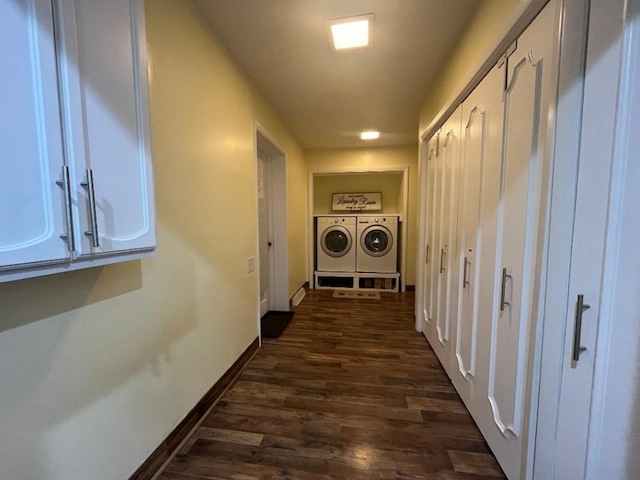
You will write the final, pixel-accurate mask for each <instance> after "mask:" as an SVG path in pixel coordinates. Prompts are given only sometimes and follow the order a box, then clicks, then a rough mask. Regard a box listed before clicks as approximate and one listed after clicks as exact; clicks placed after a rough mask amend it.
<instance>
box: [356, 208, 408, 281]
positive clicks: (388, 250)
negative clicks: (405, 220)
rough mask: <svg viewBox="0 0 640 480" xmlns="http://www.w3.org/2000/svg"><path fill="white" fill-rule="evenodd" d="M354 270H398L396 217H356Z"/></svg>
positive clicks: (389, 271)
mask: <svg viewBox="0 0 640 480" xmlns="http://www.w3.org/2000/svg"><path fill="white" fill-rule="evenodd" d="M357 223H358V228H357V230H358V248H357V256H356V270H357V271H358V272H366V273H396V272H397V271H398V239H397V237H398V217H397V216H389V217H385V216H380V217H375V216H367V217H358V222H357Z"/></svg>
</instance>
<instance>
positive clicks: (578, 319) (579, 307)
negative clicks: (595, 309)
mask: <svg viewBox="0 0 640 480" xmlns="http://www.w3.org/2000/svg"><path fill="white" fill-rule="evenodd" d="M590 308H591V305H587V304H586V303H584V295H582V294H580V295H578V300H577V301H576V311H575V318H574V320H575V326H574V330H573V354H572V356H571V358H572V359H573V361H574V362H577V361H578V360H580V354H581V353H582V352H585V351H586V350H587V347H583V346H581V345H580V335H581V334H582V314H583V313H584V312H586V311H587V310H589V309H590ZM574 368H575V366H574Z"/></svg>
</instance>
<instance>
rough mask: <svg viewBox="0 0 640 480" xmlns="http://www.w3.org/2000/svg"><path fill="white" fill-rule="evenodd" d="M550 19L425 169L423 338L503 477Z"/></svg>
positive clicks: (527, 377)
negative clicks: (426, 260)
mask: <svg viewBox="0 0 640 480" xmlns="http://www.w3.org/2000/svg"><path fill="white" fill-rule="evenodd" d="M556 18H557V17H556V4H555V2H552V3H551V4H550V5H548V6H547V7H546V8H545V9H544V10H543V11H542V12H541V13H540V14H539V15H538V17H537V18H536V19H535V20H534V21H533V23H532V24H531V25H529V27H528V28H527V29H526V30H525V32H524V33H523V34H522V35H521V36H520V38H519V39H518V41H517V43H516V44H515V45H514V46H513V48H511V49H510V50H509V52H508V53H507V54H505V57H504V59H503V62H501V63H500V64H499V65H497V66H496V67H494V69H493V70H491V71H490V72H489V74H488V75H487V76H486V77H485V78H484V79H483V81H482V82H480V84H479V85H478V86H477V87H476V89H475V90H474V91H473V92H472V93H471V94H470V95H469V96H468V97H467V99H466V100H465V101H464V102H463V103H462V105H461V106H459V107H458V109H456V110H455V112H454V114H453V115H452V116H451V117H450V118H449V119H448V120H446V121H445V123H444V125H443V127H442V128H441V130H440V133H439V137H438V139H439V145H440V148H439V149H438V150H437V155H432V156H428V160H427V166H426V168H427V177H428V178H427V186H426V195H427V200H426V202H425V203H424V204H425V206H426V209H427V212H429V215H428V218H427V220H426V232H425V237H424V238H425V239H427V241H430V242H432V243H431V244H432V245H434V246H435V247H436V248H434V249H433V255H431V258H430V259H429V260H430V263H429V264H426V265H425V268H424V269H423V271H424V275H423V278H422V281H423V282H424V285H425V287H422V288H423V290H422V292H423V296H424V299H423V302H424V304H425V308H424V309H423V314H424V318H423V319H422V327H423V333H424V334H425V336H426V337H427V339H428V340H429V343H430V344H431V346H432V348H433V350H434V351H435V353H436V354H437V355H438V358H439V360H440V362H441V363H442V365H443V366H444V368H445V370H446V371H447V373H448V374H449V376H450V378H451V379H452V382H453V384H454V386H455V387H456V389H457V390H458V392H459V393H460V396H461V398H462V399H463V401H464V402H465V404H466V405H467V407H468V409H469V411H470V413H471V414H472V415H473V417H474V419H475V421H476V423H477V424H478V426H479V428H480V430H481V431H482V433H483V435H484V436H485V439H486V440H487V443H488V444H489V446H490V447H491V449H492V451H493V452H494V454H495V455H496V458H497V459H498V461H499V463H500V465H501V466H502V468H503V470H504V471H505V473H506V475H507V477H508V478H510V479H517V478H523V476H524V472H525V469H526V463H527V455H528V452H527V442H528V438H529V435H530V431H529V428H528V426H529V422H528V420H527V418H528V417H527V415H529V412H530V410H529V408H530V405H531V398H532V395H533V388H532V378H533V376H532V365H533V364H532V360H533V357H534V349H533V346H532V345H533V340H534V339H535V329H536V326H537V324H538V321H539V316H540V315H539V313H540V312H539V310H540V304H541V294H540V292H541V288H542V285H541V279H542V278H543V275H542V272H543V255H544V248H545V237H546V235H545V228H546V227H545V221H546V218H547V216H548V203H549V202H548V199H547V197H548V184H549V180H550V178H549V171H550V165H551V156H550V154H549V152H550V149H549V147H548V135H547V133H548V130H549V129H550V127H551V126H552V123H551V122H550V120H549V119H550V118H552V113H553V111H554V109H553V93H554V92H555V88H556V85H555V83H554V73H555V72H557V69H556V67H555V63H556V62H557V58H554V49H553V45H554V44H555V40H554V25H555V24H556V22H555V19H556ZM427 148H428V151H431V149H430V148H429V147H427ZM431 162H433V163H434V166H430V165H429V163H431ZM430 177H433V178H430ZM430 202H431V203H432V204H431V205H430ZM431 244H430V247H429V248H430V249H431ZM427 314H430V315H431V317H428V316H427Z"/></svg>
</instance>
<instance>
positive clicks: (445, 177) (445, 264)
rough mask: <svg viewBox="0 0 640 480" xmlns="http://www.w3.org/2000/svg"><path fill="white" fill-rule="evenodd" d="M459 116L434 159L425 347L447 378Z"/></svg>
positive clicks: (455, 115) (450, 121)
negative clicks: (432, 297) (431, 303)
mask: <svg viewBox="0 0 640 480" xmlns="http://www.w3.org/2000/svg"><path fill="white" fill-rule="evenodd" d="M460 115H461V108H460V107H459V108H458V109H457V110H456V111H455V112H454V113H453V114H452V115H451V117H450V118H449V119H448V120H447V121H446V122H445V124H444V125H443V127H442V130H441V133H440V148H439V152H438V159H437V169H438V171H439V175H438V177H437V180H438V181H439V182H440V184H439V189H440V191H439V199H437V202H436V207H437V208H438V210H439V211H438V212H437V214H436V216H437V218H436V221H437V223H438V228H437V238H436V245H437V248H436V249H435V250H434V254H435V256H434V261H435V263H434V267H433V269H434V272H435V274H434V286H436V288H437V298H436V308H435V312H434V316H433V324H434V325H433V327H432V328H431V329H430V330H429V333H430V335H429V337H428V339H429V343H430V344H431V347H432V348H433V350H434V351H435V352H436V355H438V358H439V359H440V362H441V363H442V365H443V366H444V369H445V370H446V372H447V374H448V375H449V376H450V375H451V356H452V353H453V349H452V342H451V332H452V323H453V320H454V316H455V310H456V302H455V301H454V298H455V297H456V296H455V285H456V281H457V276H456V272H455V265H456V258H457V252H456V229H457V210H458V202H457V194H458V190H457V180H458V168H459V159H460Z"/></svg>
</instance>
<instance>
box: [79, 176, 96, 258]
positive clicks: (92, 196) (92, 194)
mask: <svg viewBox="0 0 640 480" xmlns="http://www.w3.org/2000/svg"><path fill="white" fill-rule="evenodd" d="M80 185H82V186H83V187H86V189H87V194H88V195H89V221H90V222H91V229H90V230H87V231H86V232H84V234H85V235H86V236H88V237H91V245H93V247H95V248H98V247H99V246H100V238H99V236H98V210H97V208H96V191H95V187H94V184H93V170H92V169H91V168H87V181H86V182H82V183H81V184H80Z"/></svg>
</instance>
